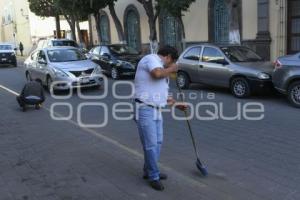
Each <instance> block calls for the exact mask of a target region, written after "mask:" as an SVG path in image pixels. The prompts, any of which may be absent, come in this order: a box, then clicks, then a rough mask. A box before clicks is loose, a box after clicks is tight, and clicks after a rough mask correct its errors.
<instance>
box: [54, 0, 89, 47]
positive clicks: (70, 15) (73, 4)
mask: <svg viewBox="0 0 300 200" xmlns="http://www.w3.org/2000/svg"><path fill="white" fill-rule="evenodd" d="M53 1H54V5H55V6H56V7H58V8H59V10H60V12H61V13H62V15H63V16H64V17H65V19H66V20H67V22H68V24H69V26H70V29H71V34H72V38H73V39H74V40H77V37H76V30H77V34H78V40H79V42H80V43H82V42H83V38H82V34H81V31H80V26H79V22H81V21H86V20H87V19H88V15H89V14H90V10H89V1H87V0H53Z"/></svg>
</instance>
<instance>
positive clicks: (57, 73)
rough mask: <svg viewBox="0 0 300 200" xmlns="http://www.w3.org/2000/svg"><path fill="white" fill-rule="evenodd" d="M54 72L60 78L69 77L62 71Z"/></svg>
mask: <svg viewBox="0 0 300 200" xmlns="http://www.w3.org/2000/svg"><path fill="white" fill-rule="evenodd" d="M53 71H54V73H55V75H56V76H58V77H68V76H69V75H68V74H67V73H65V72H64V71H62V70H60V69H56V68H53Z"/></svg>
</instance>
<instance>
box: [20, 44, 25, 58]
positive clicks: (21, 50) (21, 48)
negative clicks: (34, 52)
mask: <svg viewBox="0 0 300 200" xmlns="http://www.w3.org/2000/svg"><path fill="white" fill-rule="evenodd" d="M19 50H20V52H21V56H23V51H24V45H23V43H22V42H20V44H19Z"/></svg>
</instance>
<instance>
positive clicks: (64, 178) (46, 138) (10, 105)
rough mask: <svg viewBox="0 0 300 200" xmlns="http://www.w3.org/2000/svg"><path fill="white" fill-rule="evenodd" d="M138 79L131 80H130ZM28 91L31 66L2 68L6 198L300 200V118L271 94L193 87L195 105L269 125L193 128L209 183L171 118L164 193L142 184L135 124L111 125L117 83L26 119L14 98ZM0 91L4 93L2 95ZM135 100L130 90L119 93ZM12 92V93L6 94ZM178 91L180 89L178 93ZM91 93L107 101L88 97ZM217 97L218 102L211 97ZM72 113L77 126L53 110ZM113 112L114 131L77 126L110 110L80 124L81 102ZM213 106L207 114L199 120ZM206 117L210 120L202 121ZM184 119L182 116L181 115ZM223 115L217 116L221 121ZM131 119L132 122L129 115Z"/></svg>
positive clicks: (180, 125) (89, 116)
mask: <svg viewBox="0 0 300 200" xmlns="http://www.w3.org/2000/svg"><path fill="white" fill-rule="evenodd" d="M125 81H129V82H130V81H131V80H125ZM24 83H25V76H24V68H23V66H22V64H21V63H20V65H19V67H18V68H0V87H1V86H2V88H0V102H1V104H0V125H1V128H0V161H1V163H0V199H1V200H2V199H3V200H8V199H39V200H40V199H47V200H48V199H80V200H81V199H91V200H94V199H205V200H213V199H216V200H221V199H222V200H227V199H228V200H240V199H243V200H247V199H249V200H250V199H253V200H259V199H262V200H271V199H272V200H298V199H300V159H299V158H300V156H299V155H300V145H299V144H300V135H299V132H300V131H299V130H300V124H299V117H300V111H299V110H297V109H294V108H292V107H290V106H289V105H288V103H287V102H286V100H285V98H284V97H282V96H280V95H276V94H274V93H272V92H269V93H267V94H262V95H259V96H254V97H252V98H251V99H247V100H238V99H236V98H234V97H232V96H231V94H229V93H228V91H227V90H225V89H216V88H211V87H207V86H201V85H195V86H193V87H192V89H191V90H188V91H185V94H186V95H188V94H190V93H191V92H193V93H195V94H194V95H193V98H192V99H189V100H188V101H189V102H191V103H192V104H193V105H197V104H198V103H200V102H202V103H203V102H209V103H216V104H217V105H218V107H220V105H223V108H221V109H219V110H218V112H219V113H218V114H219V115H220V113H223V115H225V116H227V117H229V116H235V115H236V113H239V111H238V106H239V105H241V106H242V107H243V106H245V105H247V103H254V102H255V103H260V104H261V105H262V106H263V108H264V112H263V114H264V118H263V119H262V120H259V121H249V120H246V119H244V118H243V117H242V119H241V120H223V119H216V120H213V121H205V120H197V119H196V118H194V119H193V120H192V126H193V130H194V132H195V136H196V138H197V144H198V145H199V153H200V156H201V159H202V160H203V161H204V163H205V164H206V165H207V167H208V171H209V176H208V177H205V178H204V177H202V176H201V175H200V174H199V172H198V171H197V169H196V167H195V164H194V162H195V157H194V154H193V149H192V146H191V141H190V138H189V135H188V132H187V128H186V124H185V122H184V121H177V120H174V119H173V118H172V117H171V115H170V113H165V114H164V127H165V129H164V131H165V136H164V139H165V141H164V146H163V149H162V157H161V168H162V171H163V172H166V173H167V174H168V175H169V179H168V180H167V181H165V182H164V183H165V186H166V190H165V191H164V192H156V191H153V190H152V189H151V188H150V187H148V185H147V183H146V182H145V181H144V180H142V179H141V167H142V151H141V145H140V142H139V138H138V133H137V129H136V125H135V123H134V121H132V120H127V121H119V120H115V119H114V118H113V114H112V110H113V109H112V108H113V105H114V104H115V103H120V102H130V99H124V100H120V99H116V98H114V97H113V94H112V85H113V83H114V82H113V81H111V80H109V82H108V89H107V91H108V94H107V96H106V97H105V98H104V99H101V100H86V99H82V98H80V97H79V96H78V94H77V93H76V92H75V94H73V95H72V97H71V98H69V99H67V100H57V99H54V98H53V97H51V96H50V95H49V94H48V93H47V100H46V102H45V104H44V106H43V109H42V110H39V111H36V110H34V109H32V110H29V111H27V112H26V113H23V112H21V111H20V109H19V108H18V106H17V104H16V101H15V95H14V94H13V92H12V91H15V92H20V90H21V89H22V87H23V85H24ZM3 88H6V90H5V89H3ZM116 88H117V89H116V92H117V94H119V95H129V94H130V89H129V86H128V85H124V84H120V85H118V86H117V87H116ZM7 89H10V90H12V91H10V92H9V91H7ZM171 91H173V92H175V91H176V90H175V88H174V87H173V83H172V87H171ZM83 93H84V94H86V95H99V94H103V93H104V90H103V89H100V90H99V89H95V88H94V89H88V90H85V91H83ZM212 93H213V94H214V96H215V97H214V99H213V100H210V97H211V96H212ZM58 102H59V103H69V104H71V105H72V110H73V114H72V116H71V119H69V120H64V121H56V120H53V119H52V118H51V115H50V110H51V106H53V105H54V103H58ZM87 102H88V103H103V104H105V105H108V111H107V113H108V114H107V116H108V124H107V125H106V126H105V127H102V128H80V127H79V125H78V122H79V119H80V117H81V119H82V121H83V122H84V123H87V124H92V123H101V122H103V120H104V119H105V116H104V110H103V109H102V108H100V107H95V106H88V107H84V108H83V109H82V113H81V115H80V117H78V115H77V114H78V112H77V110H78V108H79V107H80V105H81V104H82V103H87ZM211 108H212V107H207V106H206V107H205V106H201V107H200V109H199V112H198V113H200V114H201V116H204V115H205V116H211V115H209V114H207V113H206V111H207V109H209V110H210V111H213V110H212V109H211ZM54 112H55V113H54V115H55V116H56V117H66V116H68V115H69V114H70V113H69V110H68V108H67V107H65V106H59V107H55V109H54ZM205 113H206V114H205ZM178 115H180V116H182V114H180V113H178ZM219 115H218V116H219ZM124 116H125V115H124Z"/></svg>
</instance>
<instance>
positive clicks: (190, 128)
mask: <svg viewBox="0 0 300 200" xmlns="http://www.w3.org/2000/svg"><path fill="white" fill-rule="evenodd" d="M176 86H177V90H178V91H179V97H180V101H181V102H184V99H183V95H182V90H181V89H180V87H179V85H178V82H177V81H176ZM183 112H184V115H185V118H186V123H187V126H188V129H189V133H190V136H191V139H192V143H193V147H194V151H195V154H196V157H197V159H198V160H200V159H199V154H198V151H197V145H196V142H195V137H194V134H193V130H192V126H191V123H190V120H189V119H188V113H187V111H186V110H184V111H183Z"/></svg>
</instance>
